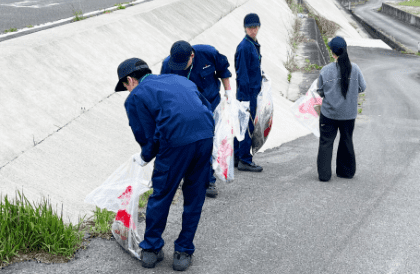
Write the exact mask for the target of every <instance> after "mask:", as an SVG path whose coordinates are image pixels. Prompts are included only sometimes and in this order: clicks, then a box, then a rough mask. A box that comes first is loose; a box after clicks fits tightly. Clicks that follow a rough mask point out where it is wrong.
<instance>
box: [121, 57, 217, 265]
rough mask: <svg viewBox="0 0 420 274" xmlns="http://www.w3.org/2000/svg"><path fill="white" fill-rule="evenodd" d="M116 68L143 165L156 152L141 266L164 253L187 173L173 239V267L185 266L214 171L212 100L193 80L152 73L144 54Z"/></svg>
mask: <svg viewBox="0 0 420 274" xmlns="http://www.w3.org/2000/svg"><path fill="white" fill-rule="evenodd" d="M117 72H118V77H119V81H118V84H117V86H116V87H115V91H123V90H128V91H130V94H129V95H128V97H127V99H126V101H125V103H124V106H125V109H126V111H127V116H128V120H129V125H130V127H131V129H132V131H133V134H134V137H135V139H136V141H137V142H138V143H139V144H140V146H141V153H140V155H139V157H138V162H139V164H140V165H142V166H145V165H147V163H148V162H150V161H151V160H152V159H153V158H155V157H156V159H155V162H154V170H153V176H152V183H153V194H152V195H151V196H150V197H149V202H148V204H147V210H146V230H145V233H144V240H143V241H142V242H141V243H140V244H139V246H140V248H142V251H141V260H142V266H143V267H146V268H153V267H155V265H156V263H157V262H159V261H162V260H163V258H164V254H163V250H162V247H163V245H164V240H163V239H162V233H163V231H164V230H165V226H166V222H167V217H168V213H169V208H170V205H171V203H172V200H173V197H174V194H175V192H176V190H177V188H178V186H179V184H180V182H181V179H183V180H184V183H183V185H182V191H183V196H184V212H183V215H182V230H181V232H180V234H179V237H178V239H177V240H176V241H175V252H174V261H173V268H174V269H175V270H181V271H182V270H186V269H187V268H188V267H189V266H190V265H191V263H192V260H191V255H192V254H193V253H194V251H195V247H194V244H193V239H194V235H195V233H196V230H197V226H198V222H199V220H200V216H201V210H202V206H203V204H204V201H205V198H206V185H207V184H208V174H209V173H210V166H209V161H210V158H211V153H212V149H213V132H214V120H213V114H212V111H211V106H210V104H209V102H208V101H207V100H206V99H205V98H204V96H203V95H202V94H201V93H200V92H199V91H198V89H197V86H196V85H195V84H194V83H192V82H191V81H189V80H188V79H186V78H185V77H181V76H178V75H153V74H151V70H150V69H149V67H148V65H147V64H146V63H145V62H144V61H143V60H141V59H138V58H131V59H127V60H125V61H124V62H122V63H121V64H120V65H119V67H118V70H117Z"/></svg>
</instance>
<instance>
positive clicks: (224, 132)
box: [212, 91, 249, 182]
mask: <svg viewBox="0 0 420 274" xmlns="http://www.w3.org/2000/svg"><path fill="white" fill-rule="evenodd" d="M227 94H228V99H227V98H226V97H224V96H223V97H222V99H221V100H220V103H219V105H218V106H217V107H216V109H215V110H214V114H213V116H214V121H215V131H214V138H213V153H212V165H213V170H214V173H215V174H216V176H217V177H218V178H219V179H220V180H222V181H223V182H232V181H233V180H234V162H233V160H234V156H233V153H234V148H233V139H234V137H236V138H237V139H238V141H242V140H243V139H244V138H245V133H246V129H247V125H248V121H249V112H248V111H247V109H249V102H247V104H241V102H239V101H238V100H236V99H235V98H234V96H233V94H232V93H231V91H227Z"/></svg>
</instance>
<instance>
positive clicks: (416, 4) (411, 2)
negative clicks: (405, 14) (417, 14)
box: [398, 0, 420, 7]
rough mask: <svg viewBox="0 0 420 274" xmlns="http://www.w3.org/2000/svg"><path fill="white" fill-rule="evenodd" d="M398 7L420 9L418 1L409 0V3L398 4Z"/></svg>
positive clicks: (419, 1) (419, 0)
mask: <svg viewBox="0 0 420 274" xmlns="http://www.w3.org/2000/svg"><path fill="white" fill-rule="evenodd" d="M398 5H400V6H412V7H420V0H410V1H404V2H399V3H398Z"/></svg>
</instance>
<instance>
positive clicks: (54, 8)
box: [0, 0, 131, 33]
mask: <svg viewBox="0 0 420 274" xmlns="http://www.w3.org/2000/svg"><path fill="white" fill-rule="evenodd" d="M127 2H131V1H130V0H1V2H0V33H3V32H4V31H5V30H9V29H10V28H16V29H22V28H26V27H28V26H36V25H42V24H46V23H49V22H55V21H58V20H61V19H67V18H72V17H74V12H78V11H81V12H82V13H83V14H87V13H89V12H93V11H100V10H104V9H108V8H111V7H114V6H115V5H116V4H119V3H127Z"/></svg>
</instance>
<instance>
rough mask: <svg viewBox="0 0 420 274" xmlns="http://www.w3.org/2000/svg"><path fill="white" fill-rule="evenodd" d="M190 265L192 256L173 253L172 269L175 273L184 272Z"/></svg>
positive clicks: (177, 252) (184, 253)
mask: <svg viewBox="0 0 420 274" xmlns="http://www.w3.org/2000/svg"><path fill="white" fill-rule="evenodd" d="M190 265H192V255H190V254H188V253H186V252H179V251H175V253H174V264H173V269H174V270H177V271H184V270H187V268H188V267H189V266H190Z"/></svg>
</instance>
